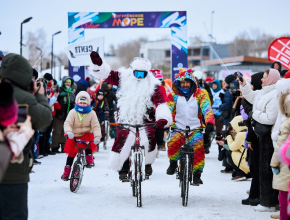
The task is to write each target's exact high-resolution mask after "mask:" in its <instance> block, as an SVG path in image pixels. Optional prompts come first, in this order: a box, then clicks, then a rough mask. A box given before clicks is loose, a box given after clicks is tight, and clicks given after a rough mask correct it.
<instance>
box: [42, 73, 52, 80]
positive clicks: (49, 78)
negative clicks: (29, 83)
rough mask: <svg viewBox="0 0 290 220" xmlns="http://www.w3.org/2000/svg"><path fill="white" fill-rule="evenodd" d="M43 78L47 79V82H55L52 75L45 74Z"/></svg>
mask: <svg viewBox="0 0 290 220" xmlns="http://www.w3.org/2000/svg"><path fill="white" fill-rule="evenodd" d="M43 78H44V79H46V80H47V81H50V80H53V77H52V75H51V74H50V73H46V74H44V76H43Z"/></svg>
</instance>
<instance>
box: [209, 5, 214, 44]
mask: <svg viewBox="0 0 290 220" xmlns="http://www.w3.org/2000/svg"><path fill="white" fill-rule="evenodd" d="M213 14H214V11H212V12H211V33H210V35H211V38H212V39H213V38H214V37H213V34H212V29H213Z"/></svg>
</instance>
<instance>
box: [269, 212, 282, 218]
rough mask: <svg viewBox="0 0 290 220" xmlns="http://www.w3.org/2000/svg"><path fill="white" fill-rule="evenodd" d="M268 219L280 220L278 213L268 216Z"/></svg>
mask: <svg viewBox="0 0 290 220" xmlns="http://www.w3.org/2000/svg"><path fill="white" fill-rule="evenodd" d="M270 217H271V218H273V219H280V212H277V213H274V214H272V215H270Z"/></svg>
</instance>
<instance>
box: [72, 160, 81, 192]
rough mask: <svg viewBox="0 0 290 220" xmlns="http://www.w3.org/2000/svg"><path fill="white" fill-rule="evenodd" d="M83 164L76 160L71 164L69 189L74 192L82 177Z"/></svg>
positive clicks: (77, 188)
mask: <svg viewBox="0 0 290 220" xmlns="http://www.w3.org/2000/svg"><path fill="white" fill-rule="evenodd" d="M83 172H84V168H83V164H82V163H81V162H80V161H76V162H75V163H74V166H73V170H72V173H71V177H70V191H71V192H74V193H76V192H77V191H78V190H79V188H80V186H81V183H82V179H83Z"/></svg>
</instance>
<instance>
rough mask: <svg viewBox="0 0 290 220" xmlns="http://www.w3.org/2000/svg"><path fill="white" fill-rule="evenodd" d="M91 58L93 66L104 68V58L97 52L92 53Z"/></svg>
mask: <svg viewBox="0 0 290 220" xmlns="http://www.w3.org/2000/svg"><path fill="white" fill-rule="evenodd" d="M90 56H91V60H92V63H93V64H95V65H98V66H102V64H103V61H102V58H101V57H100V55H99V54H98V53H97V52H96V51H93V52H91V54H90Z"/></svg>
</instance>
